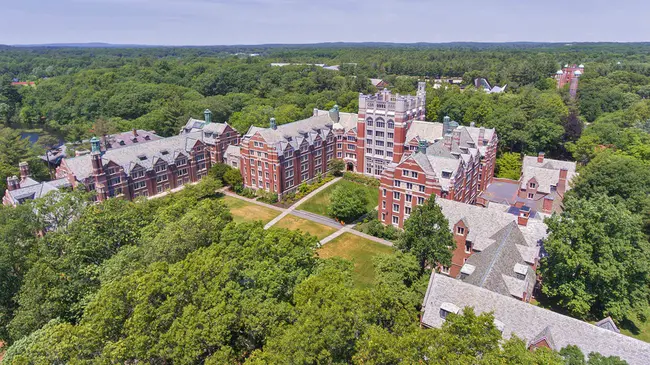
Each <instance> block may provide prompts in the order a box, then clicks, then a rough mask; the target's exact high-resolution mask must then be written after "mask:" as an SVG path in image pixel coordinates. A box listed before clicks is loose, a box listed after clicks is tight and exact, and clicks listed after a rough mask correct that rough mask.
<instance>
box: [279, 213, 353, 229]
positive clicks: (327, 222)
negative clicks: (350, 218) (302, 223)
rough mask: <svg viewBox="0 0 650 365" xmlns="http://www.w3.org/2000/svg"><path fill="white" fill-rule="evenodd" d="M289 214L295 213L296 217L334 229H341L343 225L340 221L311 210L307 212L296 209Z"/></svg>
mask: <svg viewBox="0 0 650 365" xmlns="http://www.w3.org/2000/svg"><path fill="white" fill-rule="evenodd" d="M291 215H295V216H296V217H298V218H303V219H307V220H310V221H312V222H316V223H320V224H322V225H324V226H328V227H332V228H336V229H341V228H342V227H343V225H342V224H341V223H340V222H338V221H336V220H335V219H332V218H330V217H323V216H322V215H318V214H316V213H312V212H307V211H304V210H298V209H296V210H294V211H293V212H291Z"/></svg>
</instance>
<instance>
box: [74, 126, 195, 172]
mask: <svg viewBox="0 0 650 365" xmlns="http://www.w3.org/2000/svg"><path fill="white" fill-rule="evenodd" d="M197 141H203V133H202V132H194V133H188V134H183V135H180V136H174V137H169V138H163V139H160V140H157V141H152V142H148V143H144V144H140V145H133V146H129V147H124V148H119V149H115V150H108V151H106V152H104V154H103V155H102V162H103V164H104V166H106V165H107V164H108V163H109V162H111V161H112V162H114V163H116V164H117V165H119V166H121V167H122V168H124V171H125V173H126V174H127V175H129V174H130V172H131V170H132V169H133V168H134V167H136V166H138V165H139V166H141V167H144V168H145V169H147V170H149V169H152V168H153V166H154V165H155V164H156V163H158V161H160V160H162V161H165V162H166V163H172V162H174V161H175V160H176V158H177V157H178V156H180V155H184V156H188V152H189V151H190V150H191V149H192V148H193V147H194V145H195V144H196V142H197ZM164 152H166V153H164ZM139 156H144V157H146V159H144V160H142V159H140V158H139ZM91 157H92V156H91V155H83V156H79V157H74V158H70V159H66V160H64V161H65V162H64V163H65V164H66V166H68V168H69V169H70V170H71V171H72V173H73V174H74V175H75V178H76V179H77V180H79V181H81V180H83V179H86V178H88V177H89V176H90V175H91V173H92V162H91Z"/></svg>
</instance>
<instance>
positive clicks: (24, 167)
mask: <svg viewBox="0 0 650 365" xmlns="http://www.w3.org/2000/svg"><path fill="white" fill-rule="evenodd" d="M18 167H19V168H20V180H21V181H25V179H27V177H29V175H30V173H29V164H28V163H27V162H25V161H23V162H21V163H19V164H18Z"/></svg>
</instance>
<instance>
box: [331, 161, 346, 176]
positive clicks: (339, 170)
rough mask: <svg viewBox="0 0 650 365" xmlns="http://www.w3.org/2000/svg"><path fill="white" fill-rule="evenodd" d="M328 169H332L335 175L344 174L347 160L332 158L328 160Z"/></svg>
mask: <svg viewBox="0 0 650 365" xmlns="http://www.w3.org/2000/svg"><path fill="white" fill-rule="evenodd" d="M327 170H328V171H331V172H332V174H333V175H334V176H343V170H345V162H343V160H337V159H332V160H329V161H327Z"/></svg>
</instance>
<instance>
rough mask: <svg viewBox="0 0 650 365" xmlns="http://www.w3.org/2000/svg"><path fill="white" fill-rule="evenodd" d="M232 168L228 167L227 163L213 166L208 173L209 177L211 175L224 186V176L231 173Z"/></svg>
mask: <svg viewBox="0 0 650 365" xmlns="http://www.w3.org/2000/svg"><path fill="white" fill-rule="evenodd" d="M231 169H232V168H231V167H230V166H228V165H227V164H225V163H217V164H214V165H212V167H210V171H208V175H210V176H211V177H212V178H213V179H215V180H217V181H219V182H220V183H222V184H224V175H225V174H226V172H228V171H230V170H231Z"/></svg>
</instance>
